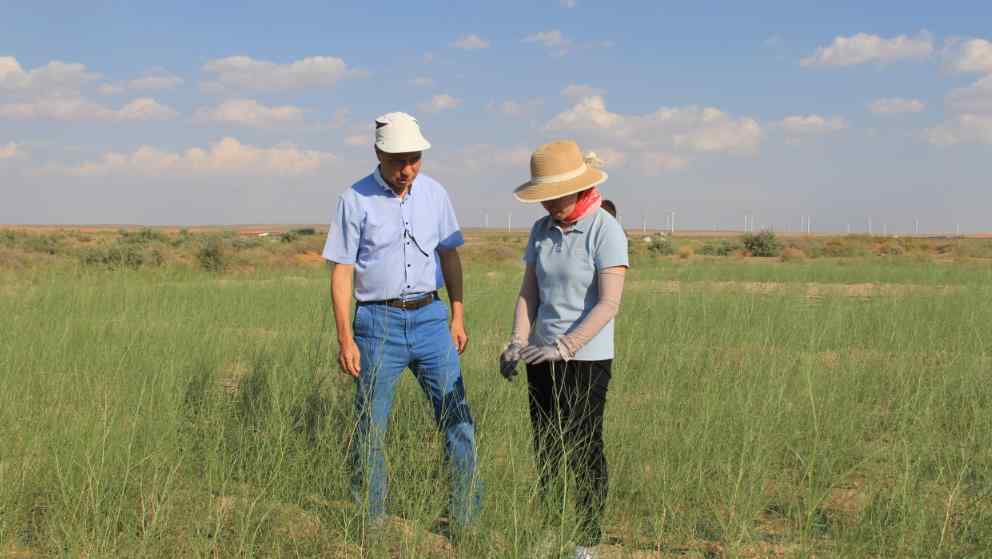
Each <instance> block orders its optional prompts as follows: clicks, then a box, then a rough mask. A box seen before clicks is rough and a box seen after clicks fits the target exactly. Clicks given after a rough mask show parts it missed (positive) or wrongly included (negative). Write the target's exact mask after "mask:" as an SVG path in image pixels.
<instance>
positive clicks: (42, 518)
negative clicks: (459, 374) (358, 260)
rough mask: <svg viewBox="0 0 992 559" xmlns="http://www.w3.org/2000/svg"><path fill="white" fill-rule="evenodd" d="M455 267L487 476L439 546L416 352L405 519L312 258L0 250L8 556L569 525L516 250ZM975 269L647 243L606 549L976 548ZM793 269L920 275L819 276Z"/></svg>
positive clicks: (981, 417)
mask: <svg viewBox="0 0 992 559" xmlns="http://www.w3.org/2000/svg"><path fill="white" fill-rule="evenodd" d="M466 268H467V270H468V277H467V289H466V291H467V297H468V320H469V330H470V334H471V336H472V338H471V342H470V347H469V350H468V352H467V353H466V354H465V356H464V358H463V369H464V374H465V378H466V384H467V389H468V392H469V399H470V403H471V405H472V408H473V415H474V416H475V419H476V422H477V429H478V438H479V452H480V458H481V465H482V476H483V478H484V480H485V483H486V498H485V510H484V513H483V517H482V519H481V521H480V523H479V529H478V530H477V531H475V532H473V533H470V534H468V535H467V536H466V537H465V538H463V539H461V540H459V541H457V542H456V543H455V544H452V543H451V542H450V541H449V540H448V539H447V538H445V537H443V536H441V535H438V533H440V532H443V530H441V529H440V527H439V524H440V523H439V519H440V518H441V517H443V516H445V514H446V513H445V510H444V506H445V502H446V497H447V495H446V494H447V482H446V480H445V479H444V475H443V473H444V472H445V468H444V465H443V463H442V461H441V441H440V439H439V437H438V436H437V434H436V433H435V432H434V429H433V425H432V419H431V415H430V413H429V410H428V409H427V406H426V404H425V401H424V399H423V396H422V395H421V394H420V391H419V389H418V388H417V386H416V383H415V382H414V381H413V378H412V376H411V375H407V376H406V377H405V378H404V380H403V382H402V383H401V386H400V390H399V392H398V395H397V402H396V405H395V407H394V410H393V415H392V423H391V431H390V436H389V453H388V456H389V463H390V471H391V475H392V478H393V479H392V481H391V487H392V490H391V494H390V503H389V508H390V513H391V514H392V515H394V516H395V517H397V518H396V519H394V520H392V521H391V523H390V524H389V525H388V526H387V527H386V528H385V529H384V530H385V533H384V534H382V533H379V534H378V535H377V534H376V533H374V532H370V531H369V527H368V526H366V525H364V524H363V522H362V521H361V518H360V516H359V515H357V514H356V511H355V510H354V509H353V508H352V507H351V506H350V505H349V503H348V494H349V493H348V485H347V482H348V476H347V469H346V463H345V449H346V447H347V445H348V443H349V437H350V434H351V428H352V410H351V405H352V397H353V387H352V385H351V383H350V381H349V380H347V379H346V378H344V377H343V376H342V375H341V374H340V373H339V372H338V371H337V367H336V365H335V357H336V347H335V342H334V334H333V331H332V330H333V321H332V320H331V318H330V316H329V308H328V307H329V305H328V301H329V296H328V281H327V273H326V271H325V270H323V269H314V268H299V269H288V270H285V271H260V272H256V273H250V274H228V275H220V276H215V275H211V274H207V273H202V272H196V271H190V270H184V269H173V268H169V267H166V268H159V269H150V270H141V271H138V272H130V271H117V272H87V271H85V270H84V271H80V270H79V269H75V268H71V267H66V268H63V269H61V270H58V271H45V270H37V271H31V272H21V273H19V274H13V273H4V274H3V276H2V279H3V283H4V285H5V287H4V288H3V289H0V315H2V316H3V317H4V330H3V335H2V336H0V386H2V387H3V390H2V391H0V555H3V554H4V553H7V554H11V555H13V554H16V553H23V554H25V556H30V555H28V554H32V553H33V554H37V555H39V556H73V557H75V556H83V555H85V556H90V557H162V556H175V557H190V556H203V557H206V556H222V557H228V556H230V557H234V556H238V557H240V556H259V557H270V556H293V557H295V556H330V557H335V556H338V557H352V556H361V555H364V556H369V557H387V556H394V557H421V556H450V555H451V554H454V555H456V556H460V557H529V556H531V555H530V554H529V553H530V550H532V549H533V548H534V546H536V545H538V544H539V543H540V542H541V541H542V540H544V539H546V538H547V537H548V533H549V531H548V530H549V528H550V529H551V533H553V534H555V535H556V536H555V537H556V538H557V539H558V540H560V541H559V542H558V543H562V544H564V543H567V542H568V540H569V538H570V535H571V530H572V529H573V528H574V526H573V517H572V516H571V514H566V515H565V517H564V521H563V523H561V524H559V525H557V526H551V527H549V526H545V525H544V524H543V523H542V521H541V518H542V516H541V510H540V506H539V502H538V499H537V495H536V494H535V480H536V475H535V472H534V466H533V461H532V456H531V443H530V426H529V420H528V416H527V407H526V384H525V382H523V380H522V379H521V378H518V379H517V380H515V381H514V382H512V383H508V382H506V381H505V380H503V379H502V377H500V376H499V374H498V372H497V369H496V367H495V363H496V357H497V355H498V352H499V350H500V348H501V347H502V344H503V343H505V341H506V337H507V335H508V330H509V326H510V324H509V322H510V318H511V315H512V301H513V298H514V294H515V293H516V290H517V287H518V284H519V276H520V273H521V272H520V268H519V266H518V265H517V264H516V263H514V262H505V261H504V262H503V263H500V264H490V263H486V262H484V261H481V260H479V261H474V260H473V261H469V262H467V265H466ZM990 274H992V267H990V266H988V265H984V264H974V263H971V264H934V263H931V262H920V261H913V260H909V259H905V260H899V261H886V260H877V259H875V260H870V261H864V262H859V261H835V260H816V261H808V262H801V263H787V264H782V263H768V262H761V263H754V262H741V261H736V260H733V259H723V260H719V261H716V260H706V261H699V260H690V261H686V262H673V261H668V260H658V261H655V260H649V259H639V260H637V262H636V266H635V268H634V269H633V270H632V271H631V276H630V278H629V280H628V290H627V293H626V294H625V298H624V302H623V307H622V311H621V316H620V318H619V322H618V326H617V360H616V363H615V365H614V373H613V380H612V383H611V385H610V393H609V398H608V404H607V417H606V429H605V432H606V443H607V455H608V459H609V461H610V479H611V493H610V501H609V504H608V509H607V515H606V520H605V528H606V531H607V535H608V538H607V542H606V543H607V544H608V545H607V546H605V547H604V548H603V549H604V553H607V554H609V555H608V556H611V557H614V556H615V557H623V556H631V557H633V556H638V557H645V556H652V555H635V554H637V553H641V554H644V553H656V554H658V555H656V556H689V557H692V556H699V557H702V556H706V555H707V554H709V555H710V556H728V557H735V556H763V554H771V553H781V554H783V555H785V556H793V557H807V556H813V555H815V556H817V557H828V556H833V557H862V556H864V557H895V556H900V557H914V556H919V557H931V556H941V557H964V556H981V555H983V554H987V553H988V552H989V551H988V550H989V549H990V546H992V540H990V538H992V528H990V526H992V450H990V445H989V444H988V441H989V439H988V433H990V432H992V410H990V402H992V388H990V383H989V382H988V373H989V370H990V354H989V351H988V347H989V342H990V340H989V335H988V334H987V332H988V331H989V327H988V325H989V324H990V323H992V288H990V287H989V285H990V283H989V279H990ZM674 281H677V282H679V288H678V289H671V288H669V289H667V290H659V289H655V288H653V287H651V286H652V285H656V284H663V283H664V282H674ZM724 282H735V283H744V282H777V283H781V284H783V285H782V286H780V287H777V288H776V289H774V290H766V291H762V290H754V289H750V290H749V289H747V288H745V287H743V286H742V287H741V288H739V289H738V288H736V287H734V286H733V285H731V286H727V285H724ZM809 283H816V284H857V283H878V284H911V285H912V286H914V288H913V289H903V290H891V291H878V292H868V294H867V295H865V294H864V293H861V292H857V293H855V294H853V295H851V294H848V293H846V292H844V291H843V290H831V289H824V290H821V292H820V293H818V294H817V296H815V297H810V296H809V291H808V287H807V284H809ZM690 284H694V285H696V287H697V288H695V289H690V288H689V285H690ZM639 286H640V287H639ZM945 286H956V288H955V289H942V288H943V287H945ZM938 288H940V289H938Z"/></svg>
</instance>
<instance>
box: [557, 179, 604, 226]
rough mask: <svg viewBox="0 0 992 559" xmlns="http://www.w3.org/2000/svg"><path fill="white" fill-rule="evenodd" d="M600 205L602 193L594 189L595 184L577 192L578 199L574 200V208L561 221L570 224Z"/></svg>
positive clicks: (601, 203)
mask: <svg viewBox="0 0 992 559" xmlns="http://www.w3.org/2000/svg"><path fill="white" fill-rule="evenodd" d="M602 205H603V195H602V194H600V193H599V191H598V190H596V187H595V186H594V187H592V188H590V189H588V190H583V191H582V192H580V193H579V197H578V199H576V200H575V209H574V210H572V213H570V214H568V215H567V216H566V217H565V219H564V220H562V221H563V222H564V223H567V224H569V225H572V224H574V223H575V222H577V221H579V220H580V219H582V218H584V217H586V216H588V215H589V214H591V213H593V212H594V211H596V210H598V209H599V207H600V206H602Z"/></svg>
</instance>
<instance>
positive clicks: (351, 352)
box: [338, 339, 362, 378]
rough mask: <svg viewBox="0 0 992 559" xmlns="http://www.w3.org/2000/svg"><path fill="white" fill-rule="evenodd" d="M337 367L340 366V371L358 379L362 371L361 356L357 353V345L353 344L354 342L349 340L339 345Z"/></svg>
mask: <svg viewBox="0 0 992 559" xmlns="http://www.w3.org/2000/svg"><path fill="white" fill-rule="evenodd" d="M338 365H340V366H341V370H342V371H344V372H346V373H348V374H349V375H351V376H353V377H355V378H358V374H359V373H360V372H361V370H362V354H361V352H359V351H358V344H356V343H355V340H353V339H349V340H346V341H343V342H341V343H340V346H339V349H338Z"/></svg>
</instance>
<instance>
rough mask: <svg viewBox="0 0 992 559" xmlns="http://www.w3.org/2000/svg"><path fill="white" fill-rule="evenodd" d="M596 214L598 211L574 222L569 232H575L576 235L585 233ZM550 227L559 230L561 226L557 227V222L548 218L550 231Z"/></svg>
mask: <svg viewBox="0 0 992 559" xmlns="http://www.w3.org/2000/svg"><path fill="white" fill-rule="evenodd" d="M598 212H599V210H598V209H597V210H596V211H595V212H589V215H587V216H585V217H583V218H582V219H580V220H578V221H576V222H575V224H574V225H572V228H571V229H569V231H576V232H578V233H585V232H586V231H588V230H589V228H590V227H591V226H592V220H594V219H596V214H597V213H598ZM552 227H557V228H558V229H561V226H560V225H558V222H557V221H555V220H554V218H552V217H551V216H548V229H551V228H552Z"/></svg>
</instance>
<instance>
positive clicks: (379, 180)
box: [372, 165, 417, 198]
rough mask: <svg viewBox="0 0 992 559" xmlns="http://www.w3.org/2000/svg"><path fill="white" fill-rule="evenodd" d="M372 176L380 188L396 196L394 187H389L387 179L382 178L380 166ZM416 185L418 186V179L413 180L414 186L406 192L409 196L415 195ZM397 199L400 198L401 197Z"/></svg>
mask: <svg viewBox="0 0 992 559" xmlns="http://www.w3.org/2000/svg"><path fill="white" fill-rule="evenodd" d="M372 176H373V177H375V182H377V183H379V186H381V187H382V188H383V189H384V190H385V191H386V192H389V193H390V194H392V195H393V196H396V192H395V191H394V190H393V187H391V186H389V183H387V182H386V179H384V178H382V172H381V171H380V170H379V166H378V165H376V167H375V172H374V173H372ZM414 184H417V179H413V184H411V185H410V189H409V190H407V192H406V195H407V196H409V195H410V194H412V193H413V185H414ZM396 197H397V198H399V196H396Z"/></svg>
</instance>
